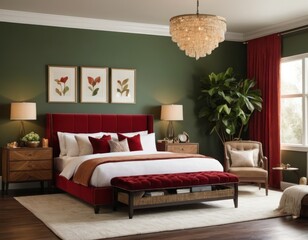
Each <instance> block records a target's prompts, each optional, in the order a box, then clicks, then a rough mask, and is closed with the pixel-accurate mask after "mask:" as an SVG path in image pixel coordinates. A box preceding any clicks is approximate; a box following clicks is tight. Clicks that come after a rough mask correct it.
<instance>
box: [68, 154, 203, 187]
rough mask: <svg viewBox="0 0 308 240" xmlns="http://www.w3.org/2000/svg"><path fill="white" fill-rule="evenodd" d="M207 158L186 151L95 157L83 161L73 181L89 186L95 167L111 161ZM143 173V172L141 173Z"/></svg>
mask: <svg viewBox="0 0 308 240" xmlns="http://www.w3.org/2000/svg"><path fill="white" fill-rule="evenodd" d="M196 157H197V158H207V157H206V156H204V155H201V154H184V153H173V154H168V153H161V154H146V155H134V156H116V157H102V158H94V159H91V160H88V161H85V162H83V163H82V164H80V166H79V167H78V169H77V171H76V173H75V175H74V177H73V181H74V182H75V183H79V184H81V185H84V186H88V185H89V182H90V179H91V177H92V173H93V172H94V169H95V168H96V167H97V166H98V165H100V164H104V163H110V162H127V161H147V160H164V159H175V158H179V159H183V158H196ZM140 174H142V173H140Z"/></svg>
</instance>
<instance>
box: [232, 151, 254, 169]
mask: <svg viewBox="0 0 308 240" xmlns="http://www.w3.org/2000/svg"><path fill="white" fill-rule="evenodd" d="M230 157H231V162H232V164H231V166H232V167H253V166H254V161H253V150H247V151H235V150H230Z"/></svg>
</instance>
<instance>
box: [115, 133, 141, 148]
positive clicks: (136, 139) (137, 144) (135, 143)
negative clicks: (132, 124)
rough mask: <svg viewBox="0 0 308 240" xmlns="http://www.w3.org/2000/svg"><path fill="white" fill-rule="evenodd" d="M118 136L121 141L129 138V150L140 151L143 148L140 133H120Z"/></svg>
mask: <svg viewBox="0 0 308 240" xmlns="http://www.w3.org/2000/svg"><path fill="white" fill-rule="evenodd" d="M118 138H119V141H122V140H124V139H125V138H126V139H127V142H128V146H129V150H130V151H140V150H143V148H142V144H141V141H140V134H137V135H135V136H133V137H126V136H125V135H123V134H121V133H118Z"/></svg>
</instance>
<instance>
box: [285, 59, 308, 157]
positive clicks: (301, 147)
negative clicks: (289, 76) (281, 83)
mask: <svg viewBox="0 0 308 240" xmlns="http://www.w3.org/2000/svg"><path fill="white" fill-rule="evenodd" d="M296 60H301V62H302V93H296V94H282V88H281V89H280V92H281V95H280V102H281V101H282V99H286V98H298V97H300V98H301V99H302V127H303V134H302V141H301V142H302V143H301V144H290V143H282V142H281V140H280V144H281V149H282V150H290V151H300V152H307V151H308V53H304V54H298V55H294V56H289V57H284V58H282V59H281V61H280V64H281V65H282V63H286V62H292V61H296ZM280 74H281V72H280ZM280 111H281V109H280ZM280 116H281V112H280ZM280 133H281V130H280Z"/></svg>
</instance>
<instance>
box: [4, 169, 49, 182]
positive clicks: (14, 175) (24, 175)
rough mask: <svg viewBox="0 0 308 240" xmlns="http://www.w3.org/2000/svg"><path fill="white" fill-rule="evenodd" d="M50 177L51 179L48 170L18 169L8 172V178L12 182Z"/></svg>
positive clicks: (47, 178)
mask: <svg viewBox="0 0 308 240" xmlns="http://www.w3.org/2000/svg"><path fill="white" fill-rule="evenodd" d="M51 179H52V172H51V171H50V170H40V171H18V172H10V173H9V180H10V181H12V182H22V181H43V180H51Z"/></svg>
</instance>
